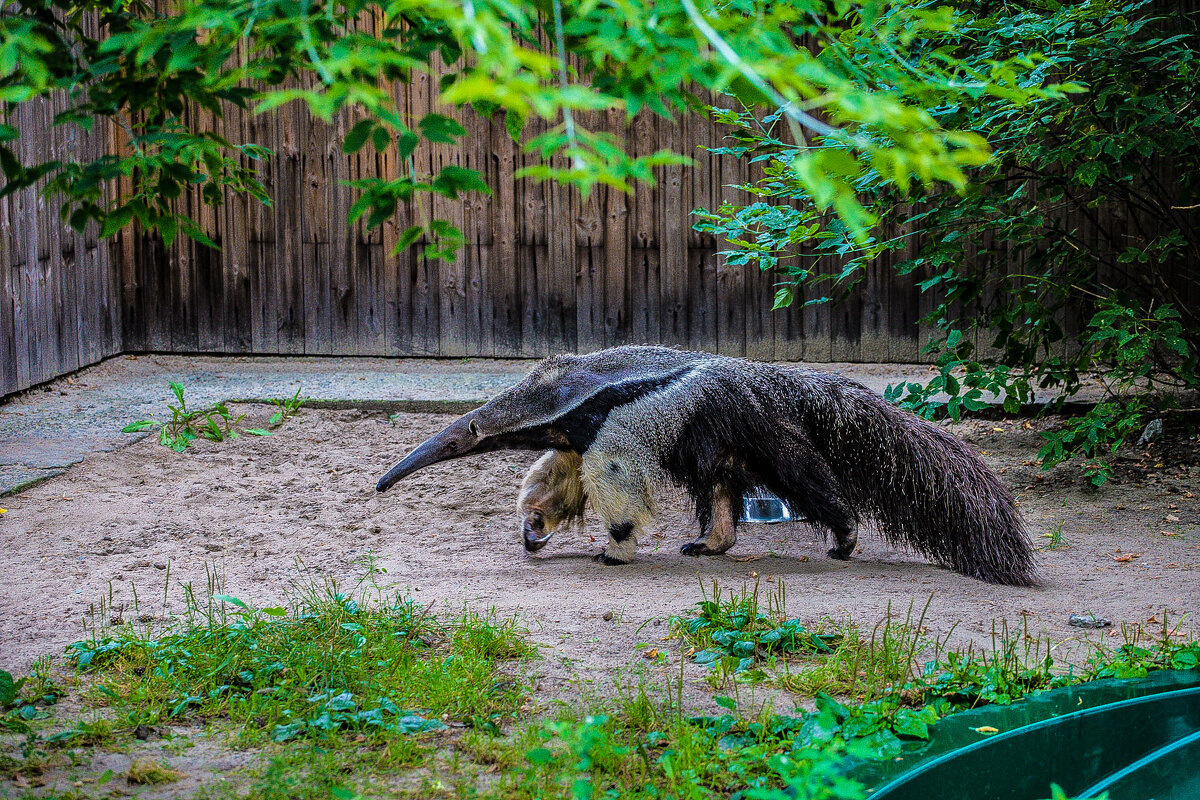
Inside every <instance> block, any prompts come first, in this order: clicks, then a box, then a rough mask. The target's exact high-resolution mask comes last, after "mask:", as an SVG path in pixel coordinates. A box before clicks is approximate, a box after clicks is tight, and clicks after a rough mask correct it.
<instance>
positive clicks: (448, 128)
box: [417, 113, 467, 144]
mask: <svg viewBox="0 0 1200 800" xmlns="http://www.w3.org/2000/svg"><path fill="white" fill-rule="evenodd" d="M417 127H418V128H419V129H420V131H421V135H422V136H424V137H425V138H426V139H428V140H429V141H431V142H439V143H441V144H454V140H455V137H458V136H462V135H463V134H465V133H466V132H467V129H466V128H464V127H463V126H462V125H460V124H459V123H458V122H457V121H455V120H452V119H450V118H449V117H445V116H442V115H441V114H434V113H430V114H426V115H425V116H424V117H422V118H421V121H420V122H419V123H417Z"/></svg>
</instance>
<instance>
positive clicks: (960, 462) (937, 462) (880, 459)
mask: <svg viewBox="0 0 1200 800" xmlns="http://www.w3.org/2000/svg"><path fill="white" fill-rule="evenodd" d="M799 383H800V395H801V397H802V403H801V406H802V409H801V413H802V415H803V418H804V419H805V420H806V422H807V424H806V426H805V427H806V428H807V429H808V431H809V435H810V436H811V437H812V439H813V444H814V445H815V446H816V449H818V450H819V451H821V452H822V454H823V455H824V456H825V458H826V461H827V463H828V464H829V466H830V469H831V470H832V471H833V473H834V474H835V475H836V476H837V482H838V484H839V485H840V487H841V488H842V491H843V492H844V493H845V496H846V498H847V500H849V502H850V504H851V505H852V506H853V507H854V509H855V510H856V511H858V512H859V513H861V514H863V515H864V516H868V517H871V518H873V519H874V521H875V523H876V525H877V526H878V528H879V530H880V531H881V532H882V533H883V535H884V536H885V537H886V538H887V539H888V540H889V541H892V542H894V543H897V544H902V545H907V546H908V547H911V548H913V549H915V550H917V551H919V552H921V553H924V554H925V555H927V556H929V557H930V558H931V559H933V560H935V561H937V562H939V563H941V564H944V565H945V566H948V567H950V568H951V569H954V570H956V571H958V572H961V573H963V574H964V575H969V576H971V577H974V578H979V579H981V580H985V581H988V582H991V583H1002V584H1009V585H1013V586H1033V585H1036V584H1037V574H1036V569H1035V567H1034V563H1033V552H1032V548H1031V546H1030V542H1029V536H1028V534H1027V533H1026V531H1025V524H1024V522H1023V520H1022V519H1021V513H1020V512H1019V511H1018V510H1017V506H1016V502H1015V501H1014V499H1013V496H1012V493H1011V492H1009V490H1008V489H1007V488H1006V487H1005V486H1004V485H1003V484H1002V483H1001V482H1000V479H999V478H998V477H997V476H996V474H995V473H994V472H992V470H991V469H989V468H988V467H987V465H986V464H984V463H983V460H982V459H981V458H980V457H979V455H978V454H976V453H975V452H974V451H973V450H972V449H971V448H970V447H968V446H967V445H966V444H964V443H963V442H962V441H960V440H959V439H957V438H956V437H955V436H953V435H952V434H950V433H948V432H947V431H945V430H942V429H941V428H939V427H937V426H935V425H932V424H930V423H928V422H926V421H925V420H923V419H920V418H919V417H917V416H915V415H913V414H911V413H908V412H907V411H903V410H901V409H899V408H896V407H895V406H893V405H891V404H890V403H888V402H887V401H885V400H884V399H883V398H881V397H880V396H879V395H877V394H875V393H874V392H872V391H870V390H868V389H866V388H865V387H863V386H860V385H859V384H856V383H853V382H852V381H849V380H846V379H842V378H839V377H838V376H830V375H818V376H817V377H814V374H813V373H801V374H800V381H799Z"/></svg>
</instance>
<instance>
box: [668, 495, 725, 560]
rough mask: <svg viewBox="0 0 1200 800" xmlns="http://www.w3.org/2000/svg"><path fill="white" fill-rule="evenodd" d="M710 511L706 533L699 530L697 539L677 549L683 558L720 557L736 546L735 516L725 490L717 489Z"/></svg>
mask: <svg viewBox="0 0 1200 800" xmlns="http://www.w3.org/2000/svg"><path fill="white" fill-rule="evenodd" d="M711 509H712V511H711V515H710V516H709V522H708V531H707V533H705V532H704V531H703V530H701V534H702V535H701V536H700V538H699V539H697V540H696V541H694V542H688V543H687V544H685V545H684V546H683V547H681V548H679V552H681V553H683V554H684V555H685V556H715V555H720V554H721V553H724V552H725V551H726V550H728V549H729V548H731V547H733V546H734V545H735V544H737V516H736V515H735V514H734V510H733V501H732V500H731V499H730V496H729V492H728V491H727V490H726V489H724V488H719V489H717V491H716V492H714V493H713V499H712V505H711Z"/></svg>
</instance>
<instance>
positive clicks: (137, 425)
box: [121, 419, 158, 433]
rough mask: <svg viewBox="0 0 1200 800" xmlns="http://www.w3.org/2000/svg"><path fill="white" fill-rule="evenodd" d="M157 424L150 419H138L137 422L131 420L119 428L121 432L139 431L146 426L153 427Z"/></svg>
mask: <svg viewBox="0 0 1200 800" xmlns="http://www.w3.org/2000/svg"><path fill="white" fill-rule="evenodd" d="M157 424H158V423H156V422H155V421H154V420H152V419H139V420H138V421H137V422H131V423H129V424H128V425H126V426H125V427H124V428H121V433H140V432H141V431H144V430H146V429H148V428H153V427H154V426H155V425H157Z"/></svg>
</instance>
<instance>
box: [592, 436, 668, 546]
mask: <svg viewBox="0 0 1200 800" xmlns="http://www.w3.org/2000/svg"><path fill="white" fill-rule="evenodd" d="M583 487H584V490H585V491H586V492H587V494H588V497H590V498H591V502H592V508H594V509H595V510H596V513H597V514H598V515H599V517H600V519H601V520H602V521H603V522H604V525H605V527H607V528H608V544H607V545H606V546H605V548H604V552H603V553H600V554H599V555H597V556H596V560H597V561H599V562H601V563H603V564H607V565H610V566H611V565H614V564H627V563H629V562H630V561H631V560H633V556H634V554H635V553H636V552H637V534H638V532H639V531H641V530H642V528H644V527H645V526H646V525H647V524H649V522H650V518H651V516H652V515H653V510H652V508H651V502H650V487H649V484H648V483H647V481H646V478H645V476H644V475H643V474H642V472H641V470H640V469H638V468H637V467H636V466H634V465H633V464H632V463H631V462H630V461H629V460H628V459H626V458H623V457H621V456H618V455H615V454H612V453H607V452H604V451H603V450H598V449H597V448H596V447H593V448H592V449H590V450H588V451H587V452H586V453H584V455H583Z"/></svg>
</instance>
